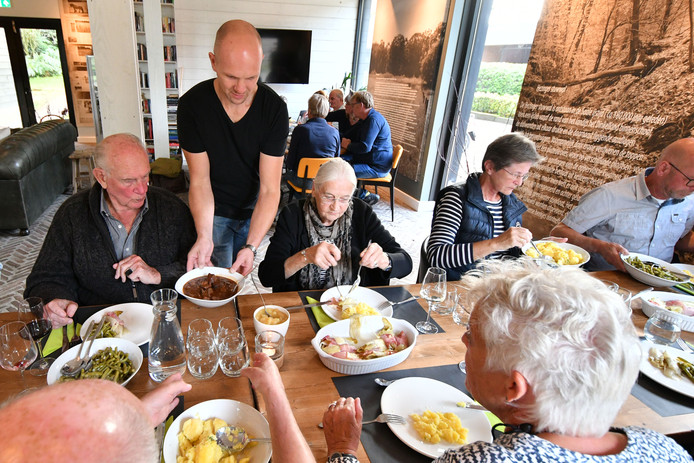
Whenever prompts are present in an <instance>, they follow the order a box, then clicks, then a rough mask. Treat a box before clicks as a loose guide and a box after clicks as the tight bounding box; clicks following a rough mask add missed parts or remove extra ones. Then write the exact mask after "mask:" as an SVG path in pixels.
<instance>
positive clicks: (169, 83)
mask: <svg viewBox="0 0 694 463" xmlns="http://www.w3.org/2000/svg"><path fill="white" fill-rule="evenodd" d="M164 77H165V79H166V88H178V77H177V74H176V71H171V72H167V73H165V74H164Z"/></svg>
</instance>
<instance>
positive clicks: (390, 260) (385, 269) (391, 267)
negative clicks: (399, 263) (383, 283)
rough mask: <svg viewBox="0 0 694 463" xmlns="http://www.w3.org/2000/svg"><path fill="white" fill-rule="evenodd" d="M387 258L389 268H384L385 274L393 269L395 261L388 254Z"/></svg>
mask: <svg viewBox="0 0 694 463" xmlns="http://www.w3.org/2000/svg"><path fill="white" fill-rule="evenodd" d="M386 256H387V257H388V267H386V268H384V269H383V271H384V272H389V271H391V270H392V269H393V259H391V258H390V255H389V254H388V253H386Z"/></svg>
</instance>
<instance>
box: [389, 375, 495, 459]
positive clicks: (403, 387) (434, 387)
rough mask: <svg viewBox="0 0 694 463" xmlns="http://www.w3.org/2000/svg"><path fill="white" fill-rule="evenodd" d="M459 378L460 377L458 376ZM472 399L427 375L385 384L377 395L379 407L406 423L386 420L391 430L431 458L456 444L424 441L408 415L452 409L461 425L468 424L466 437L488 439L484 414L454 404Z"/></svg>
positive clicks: (473, 440) (475, 439)
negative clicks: (385, 386) (381, 393)
mask: <svg viewBox="0 0 694 463" xmlns="http://www.w3.org/2000/svg"><path fill="white" fill-rule="evenodd" d="M461 381H462V378H461ZM471 400H472V399H471V398H470V397H469V396H468V395H467V394H465V393H463V392H462V391H461V390H459V389H456V388H454V387H453V386H451V385H449V384H446V383H442V382H441V381H437V380H435V379H430V378H416V377H413V378H403V379H399V380H397V381H395V382H394V383H393V384H391V385H390V386H388V387H387V388H386V390H385V391H383V395H382V396H381V411H382V412H383V413H394V414H396V415H400V416H404V417H405V419H406V420H407V424H404V425H402V424H391V423H388V426H389V427H390V429H391V431H393V433H394V434H395V435H396V436H397V437H398V439H400V440H401V441H403V443H405V445H407V446H408V447H410V448H412V449H413V450H416V451H417V452H419V453H421V454H422V455H426V456H428V457H431V458H438V457H440V456H441V455H442V454H443V452H445V451H446V450H448V449H455V448H459V447H460V445H459V444H449V443H447V442H444V441H441V442H439V443H438V444H430V443H428V442H424V441H423V440H422V439H421V438H420V437H419V434H417V431H416V430H415V429H414V426H413V424H412V419H411V418H410V415H411V414H412V413H416V414H418V415H421V414H422V413H424V412H425V411H426V410H431V411H432V412H441V413H447V412H452V413H455V414H456V415H458V418H460V421H461V423H462V424H463V427H464V428H468V435H467V441H468V442H476V441H484V442H491V441H492V427H491V425H490V424H489V420H488V419H487V415H485V413H484V412H483V411H481V410H470V409H469V408H461V407H458V406H457V405H456V403H457V402H461V401H471Z"/></svg>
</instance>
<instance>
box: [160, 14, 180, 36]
mask: <svg viewBox="0 0 694 463" xmlns="http://www.w3.org/2000/svg"><path fill="white" fill-rule="evenodd" d="M161 31H162V32H163V33H169V34H173V33H175V32H176V19H174V18H170V17H168V16H162V17H161Z"/></svg>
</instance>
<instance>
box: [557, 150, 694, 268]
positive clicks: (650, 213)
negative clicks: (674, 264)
mask: <svg viewBox="0 0 694 463" xmlns="http://www.w3.org/2000/svg"><path fill="white" fill-rule="evenodd" d="M692 192H694V138H683V139H681V140H677V141H675V142H673V143H671V144H669V145H668V146H667V147H666V148H665V149H664V150H663V152H662V153H661V154H660V157H659V158H658V161H657V162H656V164H655V166H654V167H649V168H648V169H646V170H645V171H643V172H641V173H639V174H638V175H636V176H634V177H629V178H626V179H622V180H618V181H616V182H611V183H607V184H605V185H603V186H601V187H598V188H596V189H594V190H592V191H590V192H588V193H587V194H586V195H585V196H583V198H581V200H580V201H579V203H578V205H577V206H576V207H575V208H574V209H573V210H572V211H571V212H569V214H567V216H566V217H565V218H564V220H562V223H560V224H559V225H557V226H556V227H554V229H553V230H552V232H551V234H552V235H554V236H563V237H566V238H568V239H569V243H572V244H575V245H577V246H580V247H582V248H584V249H585V250H586V251H588V252H590V254H591V260H590V261H589V262H588V264H587V265H586V266H587V267H588V269H589V270H611V269H614V268H617V269H619V270H622V271H624V270H625V269H624V263H623V262H622V260H621V257H620V256H621V255H622V254H628V253H629V252H637V253H641V254H647V255H649V256H652V257H656V258H658V259H662V260H665V261H667V262H671V261H672V257H673V255H674V251H675V250H679V251H692V250H694V238H693V237H692V232H691V230H692V226H693V225H694V197H692V196H691V194H692Z"/></svg>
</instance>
